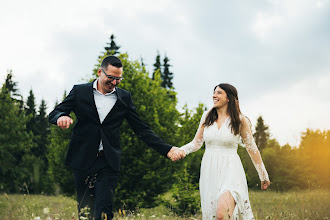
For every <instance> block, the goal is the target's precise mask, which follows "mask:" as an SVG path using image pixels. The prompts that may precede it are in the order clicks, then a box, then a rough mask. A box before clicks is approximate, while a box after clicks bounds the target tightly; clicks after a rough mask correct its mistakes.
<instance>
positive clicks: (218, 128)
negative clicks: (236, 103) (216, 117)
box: [214, 116, 230, 131]
mask: <svg viewBox="0 0 330 220" xmlns="http://www.w3.org/2000/svg"><path fill="white" fill-rule="evenodd" d="M229 118H230V116H228V117H227V118H226V119H225V120H224V121H223V122H222V124H221V125H220V127H218V123H217V122H216V121H215V122H214V123H215V125H216V128H217V130H218V131H220V129H221V128H222V125H223V124H225V123H226V122H227V120H228V119H229Z"/></svg>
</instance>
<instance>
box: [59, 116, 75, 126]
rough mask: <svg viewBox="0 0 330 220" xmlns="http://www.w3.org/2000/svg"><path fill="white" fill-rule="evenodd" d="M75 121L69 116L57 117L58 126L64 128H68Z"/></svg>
mask: <svg viewBox="0 0 330 220" xmlns="http://www.w3.org/2000/svg"><path fill="white" fill-rule="evenodd" d="M72 123H73V120H72V119H71V118H70V117H69V116H61V117H59V118H58V119H57V126H58V127H60V128H62V129H67V128H69V127H70V125H71V124H72Z"/></svg>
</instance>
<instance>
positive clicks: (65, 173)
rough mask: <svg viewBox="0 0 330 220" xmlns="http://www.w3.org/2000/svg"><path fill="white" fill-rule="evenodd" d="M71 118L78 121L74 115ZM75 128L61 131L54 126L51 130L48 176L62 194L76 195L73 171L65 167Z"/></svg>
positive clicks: (71, 127)
mask: <svg viewBox="0 0 330 220" xmlns="http://www.w3.org/2000/svg"><path fill="white" fill-rule="evenodd" d="M71 118H72V119H73V120H74V122H75V120H76V117H75V115H74V114H73V113H72V114H71ZM72 129H73V126H72V125H71V126H70V128H69V129H63V130H62V129H61V128H59V127H57V126H52V127H51V129H50V136H49V137H50V143H49V145H48V147H47V148H48V149H47V150H48V154H47V159H48V171H47V172H48V175H49V177H50V180H51V182H52V183H54V184H56V185H58V186H59V187H60V190H61V192H62V193H64V194H66V195H74V192H75V188H74V184H73V183H74V181H73V174H72V171H71V169H69V168H68V167H67V166H65V165H64V159H65V155H66V152H67V149H68V146H69V142H70V139H71V133H72Z"/></svg>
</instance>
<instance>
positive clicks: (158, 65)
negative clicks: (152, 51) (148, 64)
mask: <svg viewBox="0 0 330 220" xmlns="http://www.w3.org/2000/svg"><path fill="white" fill-rule="evenodd" d="M161 66H162V64H161V63H160V54H159V51H157V56H156V61H155V63H154V72H153V74H152V79H153V80H154V79H155V76H156V75H157V74H160V76H161V75H162V70H161Z"/></svg>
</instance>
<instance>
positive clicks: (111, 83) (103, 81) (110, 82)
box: [97, 65, 123, 94]
mask: <svg viewBox="0 0 330 220" xmlns="http://www.w3.org/2000/svg"><path fill="white" fill-rule="evenodd" d="M97 75H98V76H99V81H98V85H97V89H98V90H99V91H100V92H102V93H103V94H106V93H109V92H111V91H112V90H113V89H114V88H115V87H116V86H117V85H118V84H119V83H120V80H119V78H121V77H122V75H123V68H122V67H119V68H118V67H115V66H112V65H109V66H108V68H107V69H103V70H102V69H101V68H100V69H98V71H97ZM112 77H115V78H117V79H114V78H112Z"/></svg>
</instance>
